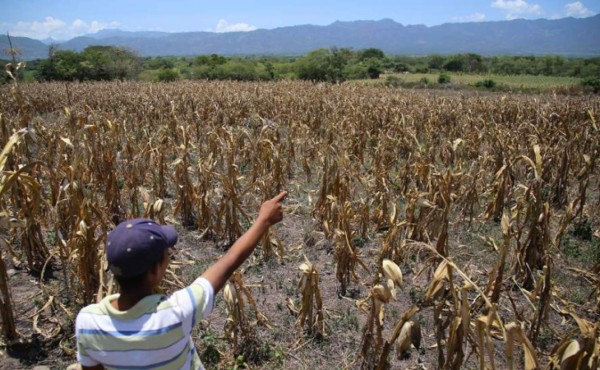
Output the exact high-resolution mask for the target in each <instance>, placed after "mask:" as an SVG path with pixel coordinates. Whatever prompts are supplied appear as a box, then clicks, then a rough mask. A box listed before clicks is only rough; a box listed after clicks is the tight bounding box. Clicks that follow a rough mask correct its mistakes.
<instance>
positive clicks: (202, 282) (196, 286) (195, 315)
mask: <svg viewBox="0 0 600 370" xmlns="http://www.w3.org/2000/svg"><path fill="white" fill-rule="evenodd" d="M214 295H215V290H214V288H213V286H212V285H211V284H210V282H209V281H208V280H206V279H204V278H202V277H199V278H198V279H196V280H195V281H194V282H193V283H192V284H191V285H190V286H188V287H186V288H185V289H182V290H178V291H176V292H175V293H174V294H173V296H172V297H171V299H173V300H174V301H175V303H176V304H177V306H179V309H180V310H181V314H182V318H181V320H182V322H183V324H184V327H187V329H188V330H189V332H191V331H192V329H193V328H194V326H195V325H196V324H197V323H198V321H200V320H201V319H203V318H205V317H206V316H208V315H209V314H210V313H211V312H212V309H213V304H214Z"/></svg>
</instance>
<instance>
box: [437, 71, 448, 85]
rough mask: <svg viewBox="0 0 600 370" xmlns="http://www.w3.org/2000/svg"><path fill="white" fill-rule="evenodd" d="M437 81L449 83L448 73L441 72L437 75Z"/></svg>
mask: <svg viewBox="0 0 600 370" xmlns="http://www.w3.org/2000/svg"><path fill="white" fill-rule="evenodd" d="M438 83H439V84H448V83H450V75H448V74H446V73H442V74H440V75H439V76H438Z"/></svg>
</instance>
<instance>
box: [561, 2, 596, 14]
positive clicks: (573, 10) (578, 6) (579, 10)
mask: <svg viewBox="0 0 600 370" xmlns="http://www.w3.org/2000/svg"><path fill="white" fill-rule="evenodd" d="M565 13H566V14H567V17H575V18H583V17H590V16H592V15H594V12H593V11H591V10H590V9H588V8H586V7H585V5H583V4H582V3H581V1H576V2H574V3H569V4H567V5H565Z"/></svg>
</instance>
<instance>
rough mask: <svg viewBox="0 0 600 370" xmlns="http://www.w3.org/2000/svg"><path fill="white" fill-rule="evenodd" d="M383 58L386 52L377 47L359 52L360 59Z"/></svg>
mask: <svg viewBox="0 0 600 370" xmlns="http://www.w3.org/2000/svg"><path fill="white" fill-rule="evenodd" d="M383 58H385V53H384V52H383V51H382V50H380V49H376V48H369V49H364V50H361V51H360V52H359V53H358V59H359V61H363V60H367V59H379V60H381V59H383Z"/></svg>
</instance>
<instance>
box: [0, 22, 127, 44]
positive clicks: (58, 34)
mask: <svg viewBox="0 0 600 370" xmlns="http://www.w3.org/2000/svg"><path fill="white" fill-rule="evenodd" d="M119 26H120V24H119V23H118V22H99V21H91V22H86V21H83V20H81V19H76V20H74V21H73V22H72V23H71V24H68V23H67V22H65V21H63V20H61V19H57V18H53V17H46V18H45V19H44V20H43V21H33V22H17V23H16V24H11V23H2V27H3V28H4V29H7V30H8V32H10V34H11V35H13V36H25V37H30V38H33V39H39V40H43V39H46V38H48V37H52V38H54V39H56V40H67V39H71V38H73V37H76V36H81V35H85V34H87V33H94V32H98V31H100V30H102V29H105V28H117V27H119Z"/></svg>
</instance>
